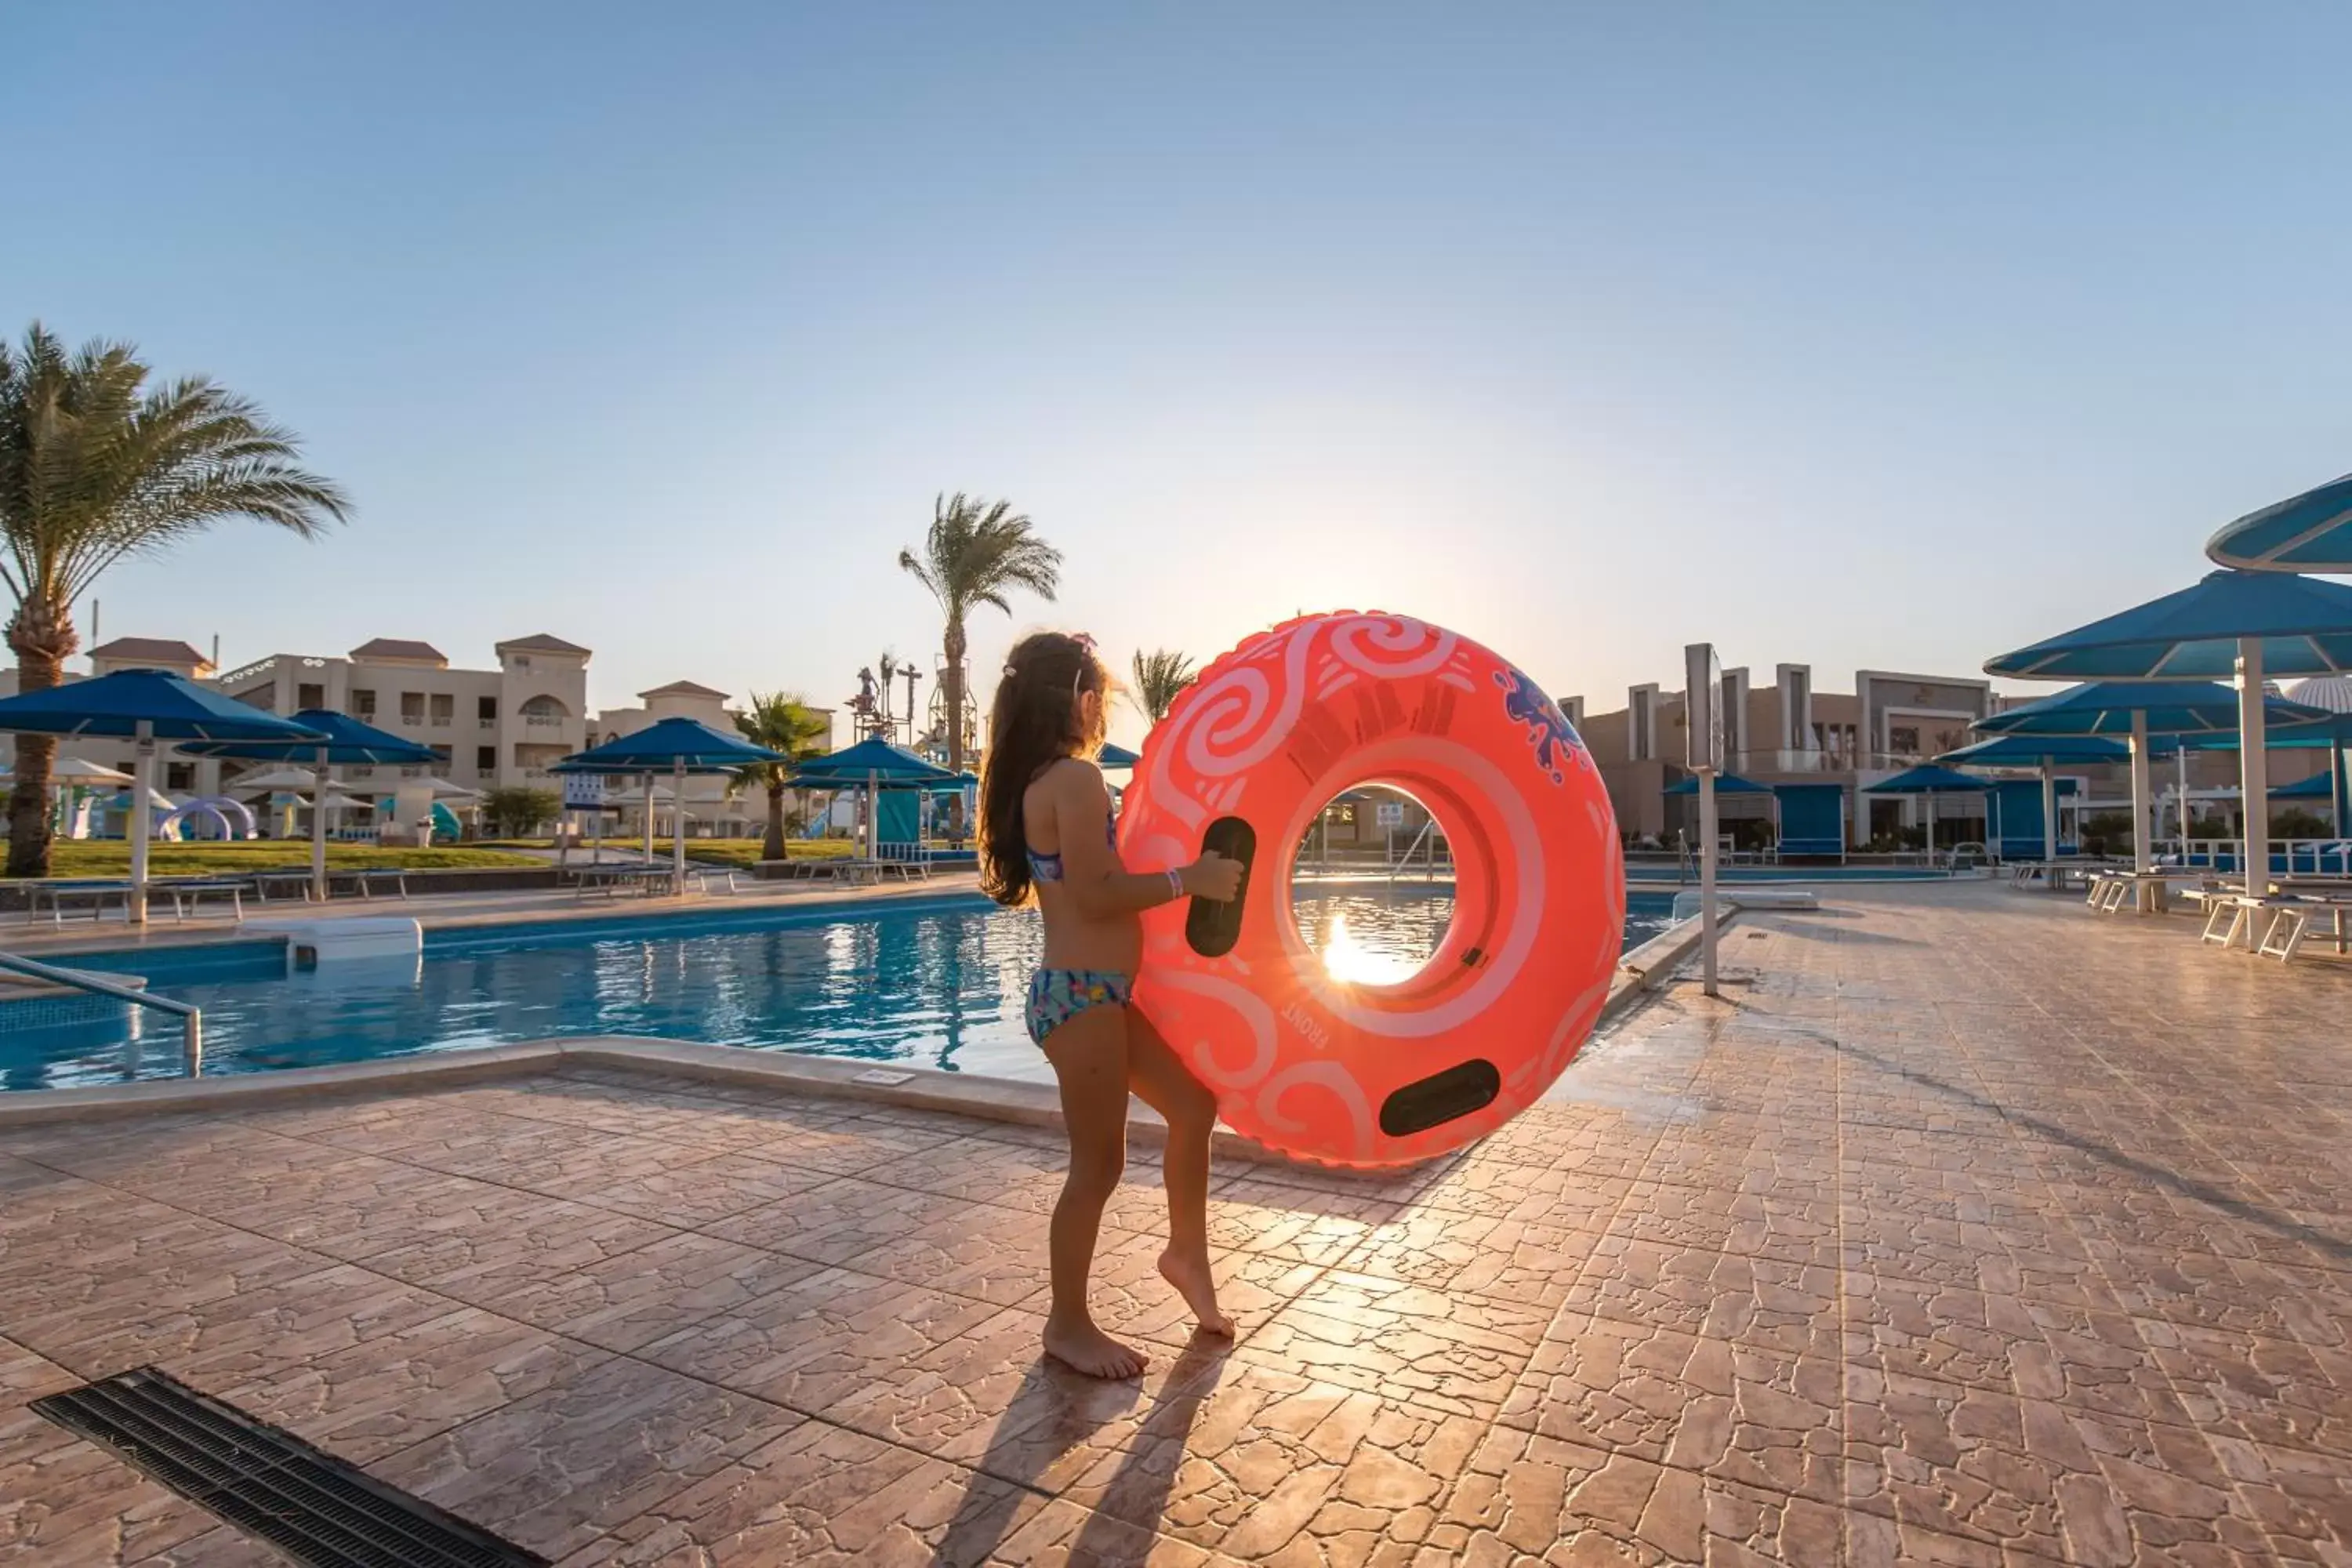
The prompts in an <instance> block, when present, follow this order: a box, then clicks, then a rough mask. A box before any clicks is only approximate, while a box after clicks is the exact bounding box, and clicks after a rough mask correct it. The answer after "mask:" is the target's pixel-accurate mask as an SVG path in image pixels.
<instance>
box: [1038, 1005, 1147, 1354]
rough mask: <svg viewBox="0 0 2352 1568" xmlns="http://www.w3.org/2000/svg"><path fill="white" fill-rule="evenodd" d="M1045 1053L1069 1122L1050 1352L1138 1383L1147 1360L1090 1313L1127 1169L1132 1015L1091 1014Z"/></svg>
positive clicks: (1053, 1242)
mask: <svg viewBox="0 0 2352 1568" xmlns="http://www.w3.org/2000/svg"><path fill="white" fill-rule="evenodd" d="M1045 1059H1046V1060H1047V1061H1050V1062H1052V1063H1053V1064H1054V1076H1055V1078H1056V1079H1059V1080H1060V1082H1061V1086H1062V1120H1063V1121H1065V1122H1066V1123H1067V1124H1068V1127H1069V1131H1070V1173H1069V1175H1068V1176H1067V1177H1066V1178H1065V1179H1064V1181H1063V1183H1062V1196H1061V1200H1060V1201H1059V1202H1058V1203H1056V1204H1055V1205H1054V1222H1053V1226H1052V1228H1051V1230H1050V1231H1049V1232H1048V1250H1049V1252H1050V1253H1051V1256H1052V1259H1053V1274H1054V1304H1053V1307H1052V1309H1051V1310H1049V1311H1048V1312H1047V1314H1046V1317H1045V1353H1046V1354H1047V1355H1050V1356H1052V1357H1053V1358H1054V1359H1055V1360H1056V1361H1059V1362H1063V1363H1066V1364H1067V1365H1069V1366H1072V1367H1074V1368H1076V1370H1078V1371H1079V1372H1082V1373H1086V1374H1087V1375H1088V1376H1089V1377H1114V1378H1116V1377H1134V1376H1136V1375H1137V1374H1138V1373H1141V1372H1142V1371H1143V1358H1142V1357H1141V1356H1140V1355H1138V1354H1137V1353H1136V1352H1134V1351H1132V1350H1130V1349H1129V1348H1128V1347H1127V1346H1125V1345H1123V1344H1120V1343H1119V1342H1118V1341H1117V1340H1114V1339H1112V1338H1111V1337H1110V1336H1109V1335H1108V1334H1106V1333H1104V1332H1103V1331H1101V1330H1100V1329H1098V1328H1097V1327H1095V1321H1094V1317H1093V1315H1092V1314H1091V1313H1090V1312H1088V1311H1087V1273H1088V1271H1089V1270H1091V1269H1092V1268H1093V1267H1094V1260H1095V1237H1096V1236H1097V1233H1098V1232H1099V1231H1100V1230H1101V1228H1102V1212H1103V1205H1106V1204H1108V1203H1109V1202H1110V1195H1111V1194H1112V1192H1113V1191H1114V1190H1115V1189H1116V1188H1117V1187H1118V1178H1119V1173H1120V1172H1121V1171H1123V1170H1124V1169H1125V1168H1126V1165H1127V1014H1126V1010H1125V1009H1123V1008H1119V1007H1089V1008H1087V1010H1086V1011H1085V1012H1083V1013H1080V1014H1078V1015H1077V1016H1076V1017H1073V1018H1071V1019H1069V1020H1068V1021H1066V1023H1064V1024H1062V1025H1061V1026H1059V1027H1058V1028H1056V1029H1055V1031H1054V1032H1053V1033H1052V1034H1050V1035H1048V1036H1046V1037H1045Z"/></svg>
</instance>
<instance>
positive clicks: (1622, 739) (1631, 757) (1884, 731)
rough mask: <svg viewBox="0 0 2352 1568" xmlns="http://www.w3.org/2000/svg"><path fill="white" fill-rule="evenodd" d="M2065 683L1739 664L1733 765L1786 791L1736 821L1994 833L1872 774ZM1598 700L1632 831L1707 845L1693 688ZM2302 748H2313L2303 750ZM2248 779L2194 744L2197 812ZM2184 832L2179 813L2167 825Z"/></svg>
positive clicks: (1737, 809)
mask: <svg viewBox="0 0 2352 1568" xmlns="http://www.w3.org/2000/svg"><path fill="white" fill-rule="evenodd" d="M2058 689H2059V688H2058V687H2056V686H2053V687H2051V688H2050V689H2049V691H2045V692H2034V693H2032V694H2030V695H2027V696H2004V695H2002V694H2000V693H1998V692H1996V691H1994V690H1993V689H1992V683H1991V682H1990V681H1989V680H1987V679H1984V678H1983V677H1981V676H1973V675H1931V674H1911V673H1906V672H1903V671H1898V670H1885V669H1864V670H1857V671H1855V672H1854V678H1853V690H1852V691H1850V692H1845V691H1822V690H1819V689H1816V688H1815V686H1814V684H1813V671H1812V667H1811V666H1810V665H1804V664H1781V665H1775V666H1774V667H1773V670H1772V679H1771V680H1770V681H1769V683H1763V684H1759V683H1758V682H1757V681H1756V679H1754V674H1753V672H1752V671H1751V670H1750V669H1748V668H1737V669H1727V670H1725V671H1724V672H1723V711H1724V752H1725V767H1726V770H1727V772H1729V773H1734V774H1737V775H1738V776H1739V777H1740V778H1743V779H1747V780H1748V781H1751V782H1753V783H1755V784H1765V785H1768V786H1771V788H1772V790H1773V794H1772V795H1722V796H1720V797H1718V801H1717V806H1718V816H1719V819H1720V821H1721V824H1722V829H1723V832H1724V833H1725V834H1727V835H1728V836H1729V837H1732V838H1733V839H1734V840H1735V842H1738V843H1739V844H1740V845H1741V846H1742V847H1747V846H1749V845H1751V844H1759V845H1760V843H1761V842H1762V841H1763V840H1764V839H1765V838H1766V837H1767V836H1768V835H1769V833H1770V832H1771V831H1772V826H1771V825H1772V824H1773V822H1774V819H1775V817H1776V816H1778V818H1779V820H1780V829H1779V830H1780V834H1781V835H1782V836H1783V837H1785V838H1786V839H1787V840H1788V842H1789V843H1790V845H1791V846H1792V847H1793V846H1794V845H1795V844H1796V842H1797V841H1799V840H1800V839H1802V840H1805V841H1807V842H1810V843H1812V844H1817V845H1820V844H1825V843H1828V842H1830V841H1842V842H1843V846H1844V847H1846V848H1853V849H1859V848H1864V847H1868V846H1870V845H1872V844H1879V845H1883V846H1891V845H1892V844H1894V843H1895V842H1896V841H1897V840H1898V839H1899V838H1900V837H1903V836H1904V835H1906V833H1908V834H1912V835H1916V834H1917V833H1918V832H1919V830H1920V829H1922V827H1923V826H1925V824H1926V823H1927V820H1928V816H1927V813H1929V812H1930V811H1932V812H1934V814H1935V820H1936V823H1937V841H1938V842H1939V843H1944V844H1952V843H1957V842H1968V841H1978V842H1981V841H1982V840H1983V838H1984V836H1985V829H1986V822H1985V805H1984V803H1983V800H1982V799H1981V797H1971V796H1968V795H1946V796H1940V797H1931V796H1924V795H1872V794H1870V793H1869V790H1870V786H1871V785H1873V784H1878V783H1880V782H1881V781H1883V780H1885V779H1888V778H1892V777H1893V776H1894V775H1895V774H1896V773H1901V772H1903V771H1904V770H1905V769H1906V768H1910V767H1914V766H1916V765H1917V764H1918V763H1924V762H1927V761H1928V760H1930V759H1931V758H1934V757H1936V756H1939V755H1941V754H1942V753H1944V752H1950V751H1956V750H1958V748H1960V747H1962V746H1965V745H1967V744H1969V742H1970V741H1972V740H1976V739H1979V738H1980V737H1978V736H1975V735H1973V734H1971V733H1970V732H1969V725H1970V724H1972V723H1973V722H1974V721H1977V720H1979V719H1982V718H1988V717H1990V716H1991V715H1992V714H1994V713H1998V712H2000V711H2003V710H2006V709H2009V708H2012V707H2016V706H2018V705H2019V704H2021V703H2024V702H2028V701H2032V700H2034V699H2035V698H2037V697H2042V696H2047V695H2049V694H2050V693H2051V692H2055V691H2056V690H2058ZM1584 703H1585V700H1584V699H1582V698H1570V699H1569V700H1566V701H1564V702H1563V703H1562V704H1561V706H1562V707H1563V708H1567V709H1569V710H1570V720H1571V721H1573V722H1574V723H1575V724H1576V726H1577V730H1578V732H1579V733H1580V734H1581V735H1582V736H1583V737H1584V742H1585V744H1586V746H1587V747H1589V748H1590V749H1591V752H1592V758H1593V761H1594V762H1595V763H1597V764H1598V765H1599V767H1600V769H1601V778H1602V780H1603V781H1604V782H1605V783H1606V784H1607V785H1608V788H1609V798H1610V803H1611V805H1612V807H1613V808H1614V809H1615V811H1616V813H1617V824H1618V827H1619V828H1620V830H1621V831H1622V833H1623V834H1624V835H1625V836H1626V837H1627V838H1628V839H1629V840H1630V841H1632V842H1635V843H1640V842H1642V841H1643V840H1645V839H1648V840H1655V841H1656V842H1658V843H1659V844H1661V845H1665V846H1672V845H1673V844H1674V843H1675V839H1676V835H1677V834H1683V835H1686V836H1687V837H1688V838H1689V840H1690V841H1691V842H1693V843H1696V838H1697V822H1698V811H1697V805H1696V800H1695V799H1694V798H1693V797H1691V796H1688V795H1668V794H1667V793H1666V792H1667V791H1668V789H1669V788H1671V787H1672V786H1673V785H1675V784H1678V783H1680V782H1681V781H1682V780H1684V779H1685V778H1687V777H1689V776H1690V773H1691V770H1690V767H1689V765H1688V763H1689V758H1690V744H1689V738H1688V736H1687V734H1686V732H1685V700H1684V693H1683V692H1682V691H1681V690H1679V689H1672V690H1670V689H1665V688H1664V687H1663V686H1662V685H1660V684H1659V683H1657V682H1654V681H1653V682H1649V683H1646V684H1643V685H1640V686H1634V687H1631V688H1628V689H1627V690H1626V694H1625V706H1624V707H1623V708H1622V709H1614V710H1610V711H1607V712H1601V713H1594V714H1591V715H1589V716H1588V715H1587V714H1586V713H1585V712H1584ZM2291 755H2294V756H2299V757H2301V758H2304V759H2308V760H2290V757H2291ZM2315 765H2316V766H2320V767H2324V766H2325V765H2326V764H2325V753H2321V752H2311V753H2300V754H2290V753H2284V752H2281V753H2277V754H2274V755H2273V758H2272V763H2271V766H2272V782H2273V784H2274V785H2276V784H2286V783H2290V782H2292V781H2293V780H2294V779H2296V778H2298V777H2300V776H2303V775H2304V774H2305V773H2309V772H2310V771H2311V769H2312V768H2313V767H2314V766H2315ZM2058 771H2059V773H2061V774H2062V775H2063V777H2064V778H2066V779H2068V780H2070V781H2072V782H2071V784H2069V785H2068V786H2067V787H2068V788H2069V789H2070V790H2071V791H2072V792H2074V799H2075V800H2076V801H2077V802H2078V803H2079V805H2080V809H2081V810H2082V812H2083V813H2084V815H2089V814H2091V813H2096V812H2102V811H2118V812H2124V813H2128V812H2129V810H2130V800H2131V794H2130V783H2129V779H2128V774H2127V771H2126V768H2124V767H2123V766H2121V765H2088V766H2084V765H2070V766H2067V767H2064V768H2062V769H2060V770H2058ZM1989 776H1993V775H1989ZM2021 776H2023V775H2022V773H2021ZM2237 777H2238V763H2237V758H2236V756H2235V754H2234V753H2231V752H2196V753H2191V754H2190V756H2189V766H2188V780H2189V798H2190V801H2191V805H2192V810H2194V811H2195V812H2198V813H2200V814H2201V813H2205V812H2208V811H2211V810H2214V809H2217V808H2219V807H2220V805H2221V800H2222V797H2224V796H2225V795H2226V796H2229V797H2230V799H2229V805H2231V806H2234V785H2235V784H2236V783H2237ZM2178 781H2179V763H2177V762H2175V761H2160V762H2158V763H2157V764H2156V768H2155V772H2154V784H2155V789H2154V791H2153V795H2154V798H2155V800H2156V802H2157V804H2158V806H2159V807H2165V806H2168V805H2169V804H2170V803H2171V802H2173V801H2175V800H2177V798H2178V796H2177V793H2176V792H2177V790H2178V787H2179V783H2178ZM2038 809H2039V808H2038V807H2036V808H2035V810H2036V811H2037V813H2038ZM2036 820H2037V823H2038V816H2037V818H2036ZM2171 831H2172V818H2170V817H2167V818H2166V819H2165V821H2164V824H2163V826H2162V830H2161V832H2160V834H2159V837H2169V836H2170V833H2171ZM1828 852H1831V853H1834V852H1835V851H1834V849H1833V848H1832V849H1830V850H1829V851H1828Z"/></svg>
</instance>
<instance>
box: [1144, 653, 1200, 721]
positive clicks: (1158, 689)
mask: <svg viewBox="0 0 2352 1568" xmlns="http://www.w3.org/2000/svg"><path fill="white" fill-rule="evenodd" d="M1199 674H1200V672H1199V671H1198V670H1196V669H1194V668H1192V658H1190V657H1189V656H1188V655H1185V654H1181V653H1178V652H1176V651H1175V650H1174V649H1173V648H1165V647H1158V648H1153V649H1152V650H1151V651H1150V653H1146V652H1144V651H1143V650H1142V649H1141V648H1137V649H1136V650H1135V689H1133V690H1132V691H1130V692H1129V694H1128V695H1129V698H1130V699H1131V700H1133V701H1134V703H1135V705H1136V706H1137V707H1138V708H1140V709H1142V710H1143V716H1144V717H1145V718H1147V719H1149V720H1150V721H1152V722H1153V723H1155V724H1157V723H1159V722H1160V721H1161V720H1162V719H1165V718H1167V717H1168V710H1169V709H1171V708H1172V707H1174V706H1175V704H1176V695H1177V693H1178V692H1181V691H1182V690H1183V689H1185V688H1186V687H1188V686H1190V685H1192V682H1193V680H1194V679H1197V678H1198V677H1199Z"/></svg>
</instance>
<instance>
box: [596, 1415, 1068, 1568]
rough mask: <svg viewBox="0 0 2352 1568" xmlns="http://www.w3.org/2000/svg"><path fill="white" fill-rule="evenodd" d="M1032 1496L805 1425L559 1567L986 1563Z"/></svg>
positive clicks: (1042, 1503) (1030, 1516) (1036, 1496)
mask: <svg viewBox="0 0 2352 1568" xmlns="http://www.w3.org/2000/svg"><path fill="white" fill-rule="evenodd" d="M1047 1501H1048V1500H1047V1499H1046V1498H1045V1496H1044V1495H1043V1494H1042V1493H1039V1492H1035V1491H1033V1490H1031V1489H1028V1488H1025V1487H1017V1486H1013V1485H1012V1484H1010V1483H1009V1482H1005V1481H1000V1480H997V1479H993V1478H992V1477H988V1476H982V1475H979V1474H977V1473H975V1472H973V1471H971V1470H969V1469H966V1468H963V1467H961V1466H960V1465H951V1464H949V1463H948V1462H947V1461H945V1460H943V1459H934V1458H928V1457H926V1456H925V1455H923V1454H920V1453H918V1452H917V1451H916V1450H914V1449H912V1448H905V1447H898V1446H897V1445H895V1444H890V1443H885V1442H882V1441H880V1440H879V1439H877V1438H874V1437H869V1436H866V1435H865V1434H863V1433H859V1432H854V1431H851V1430H848V1429H847V1428H845V1427H841V1426H833V1425H830V1424H828V1423H826V1422H823V1421H807V1422H803V1423H802V1424H801V1425H800V1426H795V1427H793V1429H792V1430H791V1431H789V1432H787V1433H785V1434H784V1436H781V1437H778V1438H776V1439H775V1440H773V1441H772V1442H770V1443H767V1444H765V1445H764V1446H762V1447H759V1448H757V1449H755V1450H753V1451H751V1452H750V1453H746V1454H743V1455H741V1456H740V1457H739V1458H731V1459H730V1460H729V1461H728V1462H727V1463H726V1464H724V1465H723V1466H722V1467H720V1468H718V1469H715V1470H712V1471H711V1472H710V1473H709V1474H708V1475H706V1476H704V1477H703V1478H701V1479H698V1480H697V1481H696V1482H694V1483H693V1484H692V1485H690V1486H688V1487H687V1488H686V1489H683V1490H681V1491H678V1492H676V1493H673V1494H672V1495H671V1496H669V1497H668V1498H666V1499H664V1500H661V1501H660V1502H658V1503H656V1504H655V1505H654V1506H653V1507H652V1508H650V1509H648V1510H646V1511H644V1512H642V1513H640V1514H638V1515H637V1516H636V1517H635V1518H634V1519H630V1520H627V1521H624V1522H623V1523H622V1524H620V1525H619V1526H618V1527H617V1528H615V1529H614V1531H612V1532H611V1533H610V1534H607V1535H604V1536H603V1537H601V1538H599V1539H598V1540H596V1541H594V1542H591V1543H589V1544H588V1545H586V1546H584V1547H583V1548H582V1549H581V1550H580V1551H578V1552H575V1553H573V1554H572V1556H570V1557H567V1558H565V1559H564V1560H563V1562H562V1565H561V1568H751V1565H753V1564H766V1563H793V1564H797V1565H804V1568H850V1565H851V1564H860V1565H864V1564H878V1565H880V1568H898V1565H904V1568H919V1565H922V1564H929V1563H943V1564H945V1563H953V1564H958V1565H965V1564H974V1563H985V1562H987V1561H988V1560H989V1557H990V1555H991V1554H992V1552H996V1551H997V1550H998V1548H1000V1547H1001V1546H1003V1544H1004V1543H1005V1542H1006V1540H1007V1539H1008V1538H1009V1537H1013V1536H1016V1535H1018V1534H1019V1533H1020V1531H1022V1530H1023V1529H1024V1527H1025V1526H1026V1525H1028V1524H1029V1522H1030V1521H1032V1520H1034V1518H1035V1517H1036V1516H1037V1514H1038V1513H1039V1512H1040V1511H1041V1510H1044V1509H1045V1507H1046V1506H1047Z"/></svg>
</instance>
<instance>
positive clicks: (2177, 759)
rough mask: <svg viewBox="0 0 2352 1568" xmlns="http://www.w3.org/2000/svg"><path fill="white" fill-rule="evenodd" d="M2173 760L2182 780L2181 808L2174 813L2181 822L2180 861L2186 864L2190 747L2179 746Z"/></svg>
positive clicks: (2187, 859) (2187, 853) (2187, 861)
mask: <svg viewBox="0 0 2352 1568" xmlns="http://www.w3.org/2000/svg"><path fill="white" fill-rule="evenodd" d="M2172 760H2173V763H2174V765H2175V767H2176V768H2177V769H2178V771H2179V781H2180V786H2179V787H2180V799H2179V803H2178V804H2179V808H2180V809H2179V811H2178V812H2176V813H2175V814H2174V815H2175V816H2178V817H2179V822H2180V863H2181V864H2182V865H2183V866H2186V865H2188V864H2189V748H2188V747H2186V746H2181V747H2179V748H2177V749H2176V750H2175V751H2174V752H2173V753H2172Z"/></svg>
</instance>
